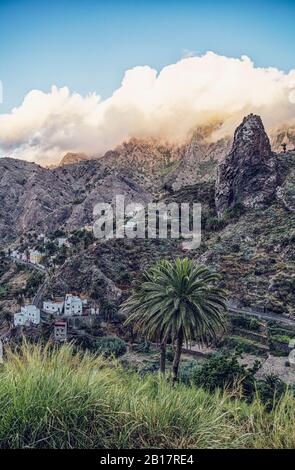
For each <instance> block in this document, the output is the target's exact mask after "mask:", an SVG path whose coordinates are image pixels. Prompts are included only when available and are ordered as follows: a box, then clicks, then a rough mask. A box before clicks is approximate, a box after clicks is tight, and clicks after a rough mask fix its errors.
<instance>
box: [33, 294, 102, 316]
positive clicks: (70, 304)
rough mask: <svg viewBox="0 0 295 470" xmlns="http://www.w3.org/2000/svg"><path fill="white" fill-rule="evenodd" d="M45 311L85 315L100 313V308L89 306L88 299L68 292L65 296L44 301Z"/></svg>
mask: <svg viewBox="0 0 295 470" xmlns="http://www.w3.org/2000/svg"><path fill="white" fill-rule="evenodd" d="M42 309H43V311H44V312H45V313H50V314H52V315H58V316H63V317H75V316H83V315H98V314H99V309H95V308H91V309H89V308H88V301H87V299H81V298H80V297H79V296H77V295H73V294H66V296H65V298H56V299H54V300H46V301H44V302H43V308H42Z"/></svg>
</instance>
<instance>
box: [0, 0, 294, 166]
mask: <svg viewBox="0 0 295 470" xmlns="http://www.w3.org/2000/svg"><path fill="white" fill-rule="evenodd" d="M294 24H295V0H293V1H285V0H281V1H272V0H268V1H259V0H258V1H251V0H248V1H243V0H241V1H235V2H234V1H231V0H228V1H221V0H219V1H214V0H213V1H206V2H204V1H198V0H195V1H188V0H182V1H173V0H171V1H164V0H162V1H161V0H157V1H154V0H149V1H141V0H137V1H133V0H126V1H120V0H117V1H109V2H100V1H99V0H96V1H95V0H83V1H82V0H80V1H78V0H58V1H57V0H50V1H46V0H43V1H42V2H40V1H33V0H26V1H25V0H9V1H5V0H0V80H1V82H2V85H3V103H2V104H0V118H1V116H2V117H3V116H5V122H4V118H3V119H2V121H1V119H0V125H1V124H4V127H5V126H6V127H8V126H10V127H11V128H12V127H13V126H16V127H17V131H16V132H15V133H16V134H17V136H16V138H15V136H13V137H11V135H9V138H7V132H8V131H5V133H4V134H3V133H2V135H1V129H0V147H1V146H2V143H3V142H4V145H3V146H2V147H4V148H5V149H10V148H13V149H14V148H17V146H21V145H23V144H24V141H25V139H27V140H30V147H34V146H35V150H34V152H35V151H37V150H38V147H36V145H35V144H36V139H37V140H38V138H39V137H38V136H40V129H37V128H36V126H35V127H34V131H32V130H31V131H30V132H27V133H25V132H23V124H22V132H20V131H19V126H20V124H19V120H20V118H18V119H17V123H16V119H14V121H13V122H12V120H11V119H10V118H7V116H9V115H10V113H11V111H12V109H13V108H14V107H18V108H19V107H21V106H22V103H23V100H24V98H25V97H26V96H28V94H29V97H30V104H31V108H30V111H27V112H26V114H25V113H22V114H21V115H22V116H23V117H24V116H26V119H27V116H28V114H29V115H30V116H31V115H32V113H33V111H34V109H35V108H37V111H36V112H40V109H39V106H36V101H38V100H39V102H40V103H41V102H42V99H43V98H44V96H43V95H39V96H37V97H35V100H32V99H31V95H30V92H31V91H32V90H40V91H42V92H43V93H44V94H51V95H52V86H56V87H57V88H56V89H54V90H56V93H55V95H54V98H53V99H54V101H55V102H56V96H57V95H58V93H59V91H58V90H61V89H63V87H67V90H68V93H69V94H70V96H72V94H74V96H76V95H75V94H79V96H82V97H87V96H89V94H95V97H96V98H93V96H94V95H90V96H92V105H91V104H90V103H89V102H87V103H86V104H85V100H84V101H83V103H81V106H82V107H84V111H83V112H86V111H85V106H86V107H87V112H89V113H90V114H91V122H92V123H93V120H92V118H93V113H95V112H96V111H95V110H94V108H95V103H94V101H95V99H96V105H97V103H98V101H99V100H102V101H104V100H107V99H108V98H109V97H111V96H112V94H113V93H114V92H115V93H116V90H120V88H122V81H123V80H124V76H125V74H126V71H129V70H133V69H134V68H135V67H138V66H148V67H149V69H150V70H155V71H156V72H157V73H158V74H159V73H160V72H161V71H163V70H166V68H167V66H168V67H169V66H170V64H177V63H178V62H179V61H180V60H181V59H185V58H187V57H200V56H204V55H205V54H206V52H207V51H213V52H214V53H215V54H216V56H217V57H223V56H225V57H228V58H235V59H240V58H241V57H243V56H247V57H249V58H250V60H251V61H252V62H253V64H254V66H255V68H256V69H257V70H259V68H264V69H268V68H269V67H273V68H276V69H278V70H279V71H281V72H282V73H283V74H284V77H287V76H288V73H289V72H290V70H293V69H295V64H294V62H295V57H294V43H295V28H294ZM220 63H221V62H220ZM204 64H205V65H204V66H205V67H206V73H209V69H208V67H209V65H208V64H207V63H205V61H204ZM185 66H186V67H187V63H185ZM209 68H210V67H209ZM194 71H196V70H195V69H194ZM198 71H199V69H198ZM214 71H215V73H216V80H218V67H217V68H214ZM146 72H147V71H146ZM147 74H148V72H147ZM284 77H283V78H284ZM140 80H145V81H149V78H147V76H146V75H145V78H142V77H141V78H140ZM274 80H276V78H274ZM290 80H291V81H290ZM292 80H293V75H292V77H291V78H289V82H288V86H289V87H291V86H292V83H291V82H292ZM170 82H171V80H170ZM185 83H186V82H185ZM290 83H291V84H290ZM175 85H177V84H175ZM185 86H186V85H185ZM284 86H285V85H284ZM131 87H132V85H131ZM163 87H164V85H163ZM215 87H216V86H215ZM129 88H130V87H129ZM135 88H136V89H137V88H139V89H140V90H139V91H140V92H143V93H144V92H145V91H146V88H142V86H140V87H138V86H137V85H136V87H135ZM164 88H165V87H164ZM241 89H242V90H243V87H242V88H241ZM224 90H227V88H225V89H224ZM128 92H129V93H130V90H129V91H128ZM170 92H171V93H172V94H173V89H172V88H171V90H170ZM224 92H225V91H224ZM228 92H229V91H228ZM64 93H66V92H64ZM41 96H42V97H43V98H42V97H41ZM46 96H47V95H46ZM198 96H199V95H198ZM57 99H59V100H60V97H58V98H57ZM64 99H66V98H64ZM179 99H180V98H179ZM167 100H168V98H167ZM88 101H89V100H88ZM133 101H134V99H133V98H132V105H133V104H134V103H133ZM32 103H33V104H32ZM128 103H129V104H130V100H129V102H128ZM129 104H128V106H129ZM60 106H64V101H63V100H61V103H60ZM71 106H72V104H71ZM124 106H125V107H126V102H125V101H124ZM89 107H90V108H91V109H90V110H89V109H88V108H89ZM162 107H163V103H162ZM80 108H81V107H80ZM137 108H138V106H137ZM156 108H157V107H155V108H154V110H155V109H156ZM26 109H27V110H28V106H27V108H26ZM157 109H158V108H157ZM137 111H138V109H137ZM137 111H136V112H137ZM52 112H53V111H52ZM56 112H57V110H56V107H55V108H54V113H56ZM79 112H80V111H79ZM100 112H101V111H100ZM145 112H146V109H145ZM72 114H73V113H72V111H71V115H72ZM74 114H75V115H76V114H77V113H76V111H75V112H74ZM286 115H289V109H288V112H286ZM48 119H49V118H48ZM63 119H66V118H65V117H63ZM84 122H85V119H84ZM132 122H133V121H132ZM6 127H5V129H6ZM49 127H51V128H52V124H50V126H49ZM104 129H105V127H104ZM42 132H43V134H44V135H45V136H46V137H47V136H48V128H47V129H46V132H45V133H44V129H43V130H42ZM172 132H174V131H172ZM20 134H22V135H21V136H20ZM37 134H38V135H37ZM129 134H130V130H129V129H128V131H126V132H125V131H124V132H123V131H122V132H121V131H120V132H119V134H117V135H116V138H114V139H112V138H110V137H108V138H107V139H106V142H105V145H104V146H103V148H101V149H95V148H90V149H89V151H95V150H97V151H98V152H100V151H103V149H104V148H105V147H107V145H113V144H116V143H117V142H118V141H119V140H120V139H121V138H125V137H128V136H129ZM86 137H87V132H86ZM14 139H15V145H14ZM91 139H92V136H91ZM91 139H90V140H91ZM68 140H69V139H68ZM68 140H67V142H66V143H64V144H63V145H59V143H57V142H56V138H55V139H54V144H57V146H56V148H57V151H58V152H59V151H63V150H64V149H66V148H70V147H71V145H69V144H68ZM48 145H49V146H50V145H51V143H50V142H49V144H48ZM81 147H83V145H82V144H81V142H80V143H79V144H78V145H73V146H72V147H71V148H72V149H74V150H76V149H80V148H81ZM90 147H91V146H90ZM34 152H32V159H34V158H35V157H34V154H35V153H34Z"/></svg>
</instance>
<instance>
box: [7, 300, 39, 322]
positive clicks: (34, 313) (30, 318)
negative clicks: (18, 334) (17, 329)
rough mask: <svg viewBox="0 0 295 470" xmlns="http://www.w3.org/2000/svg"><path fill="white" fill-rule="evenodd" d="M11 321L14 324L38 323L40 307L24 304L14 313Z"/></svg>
mask: <svg viewBox="0 0 295 470" xmlns="http://www.w3.org/2000/svg"><path fill="white" fill-rule="evenodd" d="M13 323H14V326H30V325H31V324H33V325H39V323H40V309H39V308H37V307H36V306H35V305H25V306H24V307H21V310H20V312H18V313H15V314H14V318H13Z"/></svg>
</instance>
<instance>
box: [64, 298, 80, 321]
mask: <svg viewBox="0 0 295 470" xmlns="http://www.w3.org/2000/svg"><path fill="white" fill-rule="evenodd" d="M64 313H65V316H69V317H71V316H73V315H83V302H82V300H81V299H80V297H76V296H74V295H72V294H66V298H65V312H64Z"/></svg>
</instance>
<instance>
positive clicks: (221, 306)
mask: <svg viewBox="0 0 295 470" xmlns="http://www.w3.org/2000/svg"><path fill="white" fill-rule="evenodd" d="M218 280H219V276H218V275H217V274H216V273H213V272H211V271H210V270H209V269H208V268H206V267H205V266H199V265H196V264H195V263H194V262H193V261H191V260H189V259H187V258H185V259H182V260H181V259H177V260H176V261H175V262H173V263H172V262H169V261H167V260H162V261H159V262H157V263H156V264H155V265H154V266H152V267H151V268H150V269H149V270H147V271H145V272H144V274H143V283H142V284H141V285H140V286H139V287H138V288H137V289H136V290H135V291H134V292H133V294H132V295H131V296H130V297H129V299H127V301H126V302H124V304H123V308H124V309H125V310H126V312H127V313H129V314H130V316H129V318H128V319H127V321H126V323H127V324H128V323H129V322H132V321H134V322H135V324H136V327H137V328H138V329H139V330H141V331H142V332H143V334H145V335H146V336H147V337H148V338H152V339H154V338H157V339H158V340H160V342H161V345H162V348H161V351H162V354H163V351H164V350H165V347H166V344H167V341H169V340H171V341H172V343H173V344H174V345H175V353H174V359H173V368H172V370H173V382H175V381H176V380H177V377H178V369H179V363H180V359H181V353H182V348H183V344H184V343H185V344H188V343H189V342H191V341H192V340H197V341H200V342H208V341H209V340H210V339H214V338H216V337H217V335H218V333H219V332H220V331H221V330H224V328H225V324H226V322H225V316H224V313H225V310H226V306H225V299H226V297H225V292H224V291H223V290H222V289H220V288H219V287H217V286H216V282H217V281H218ZM162 354H161V356H162ZM162 360H163V357H162Z"/></svg>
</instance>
